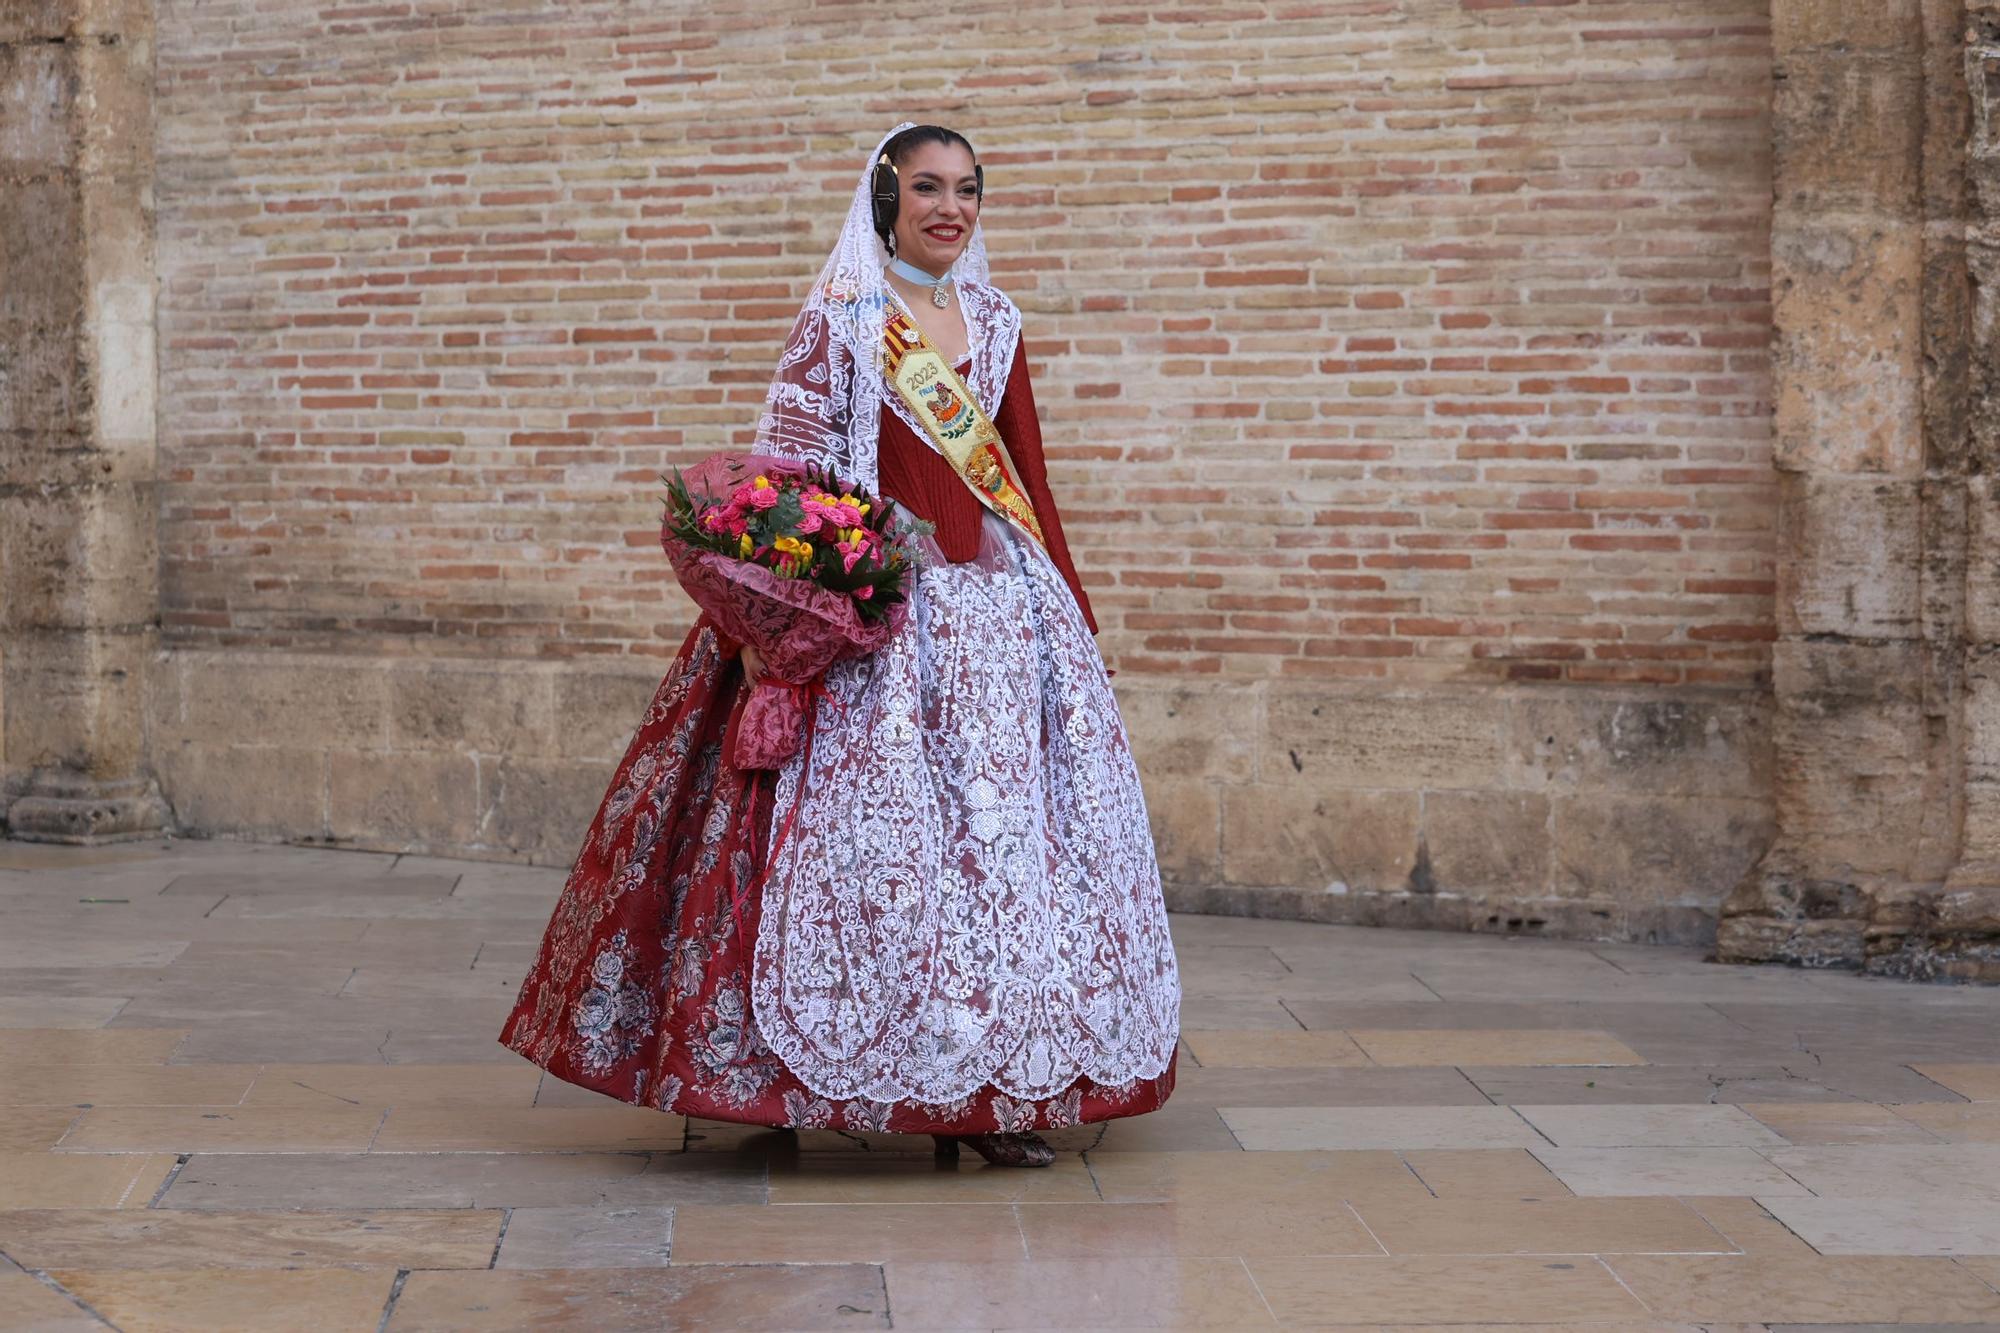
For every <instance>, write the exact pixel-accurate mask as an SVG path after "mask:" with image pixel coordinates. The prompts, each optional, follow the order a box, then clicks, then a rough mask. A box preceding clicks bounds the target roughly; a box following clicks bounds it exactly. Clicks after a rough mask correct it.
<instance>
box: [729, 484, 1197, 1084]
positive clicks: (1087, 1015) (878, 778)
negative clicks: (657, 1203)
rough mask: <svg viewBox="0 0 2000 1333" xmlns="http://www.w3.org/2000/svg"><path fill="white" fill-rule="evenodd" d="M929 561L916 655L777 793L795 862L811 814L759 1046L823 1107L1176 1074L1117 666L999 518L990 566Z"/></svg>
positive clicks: (854, 680) (912, 640) (896, 654)
mask: <svg viewBox="0 0 2000 1333" xmlns="http://www.w3.org/2000/svg"><path fill="white" fill-rule="evenodd" d="M924 546H925V548H926V551H925V554H926V555H927V556H928V557H929V563H928V565H927V567H926V568H925V569H924V571H923V573H922V574H921V576H920V579H919V582H918V587H917V591H916V594H915V596H914V597H913V598H912V602H911V607H910V617H909V620H908V621H907V623H906V624H905V626H904V628H903V630H902V632H901V633H899V634H898V635H897V636H896V637H895V638H894V639H893V640H892V641H891V642H890V643H889V644H888V645H887V646H886V647H884V648H883V649H882V650H880V651H879V652H877V653H875V654H873V655H872V656H870V657H867V658H863V659H858V660H856V661H853V662H849V663H844V664H842V665H841V666H838V667H836V668H835V669H834V670H833V671H831V672H829V673H828V677H827V688H828V690H829V692H830V694H831V696H832V699H831V700H822V701H821V702H820V704H819V706H818V714H817V720H816V723H815V727H816V731H817V735H816V738H815V739H814V741H813V749H812V757H811V773H810V774H809V775H806V774H805V757H804V755H803V754H800V755H795V756H794V757H793V758H792V759H791V760H790V761H789V762H788V763H787V764H786V766H785V767H784V769H783V770H782V771H781V773H780V775H779V781H778V787H777V797H776V803H775V808H774V810H773V813H772V825H771V827H772V830H773V836H774V837H775V836H776V832H777V830H778V829H780V828H781V827H783V825H784V821H785V820H786V818H787V815H788V814H789V813H790V812H791V811H792V809H793V806H794V805H795V804H796V805H797V812H796V819H795V821H794V823H793V826H792V829H791V832H790V835H789V837H788V838H787V839H786V841H785V843H784V845H783V846H782V847H781V848H780V849H779V851H778V855H777V858H776V860H775V862H774V864H773V866H772V869H771V873H770V875H769V877H768V879H767V882H766V885H765V888H764V893H763V902H762V911H761V914H760V924H759V927H758V932H757V935H758V938H757V948H756V963H755V967H754V969H753V977H752V998H753V1006H754V1011H755V1016H756V1021H757V1025H758V1028H759V1030H760V1032H761V1033H762V1035H763V1037H764V1039H765V1040H766V1041H767V1042H768V1043H769V1045H770V1046H771V1048H772V1050H773V1051H775V1052H776V1053H777V1055H778V1057H779V1059H781V1060H782V1061H783V1062H784V1063H785V1064H786V1066H787V1067H789V1068H790V1069H791V1071H792V1073H793V1074H794V1075H796V1076H797V1078H798V1079H799V1081H800V1082H801V1083H803V1084H805V1085H806V1086H807V1087H808V1088H810V1089H812V1091H813V1092H815V1093H817V1094H819V1095H821V1096H824V1097H840V1098H849V1097H866V1098H871V1099H874V1100H876V1101H884V1102H889V1101H902V1100H905V1099H914V1100H918V1101H924V1102H932V1103H944V1102H949V1101H951V1100H953V1099H955V1098H958V1097H962V1096H965V1095H967V1094H968V1093H971V1092H974V1091H976V1090H978V1089H979V1088H980V1087H982V1086H983V1085H985V1084H987V1083H992V1084H994V1085H995V1086H997V1087H999V1088H1000V1089H1001V1090H1003V1091H1004V1092H1006V1093H1007V1094H1009V1095H1010V1096H1013V1097H1018V1098H1024V1099H1030V1100H1037V1099H1041V1098H1046V1097H1049V1096H1051V1095H1053V1094H1055V1093H1058V1092H1061V1091H1062V1090H1063V1089H1065V1088H1066V1087H1068V1086H1069V1085H1070V1084H1071V1083H1073V1082H1075V1080H1076V1079H1077V1078H1078V1077H1079V1076H1087V1077H1089V1078H1091V1079H1094V1080H1096V1081H1098V1082H1100V1083H1104V1084H1119V1083H1124V1082H1126V1081H1128V1080H1131V1079H1135V1078H1150V1077H1152V1076H1154V1075H1157V1074H1159V1073H1160V1072H1161V1071H1163V1070H1164V1069H1165V1068H1166V1067H1167V1062H1168V1060H1169V1059H1170V1058H1171V1057H1172V1055H1173V1050H1174V1044H1175V1042H1176V1040H1177V1038H1178V1035H1179V1010H1180V980H1179V975H1178V972H1177V970H1176V967H1175V963H1174V955H1173V947H1172V944H1171V942H1170V941H1169V939H1168V934H1167V919H1166V907H1165V903H1164V900H1163V898H1162V896H1161V891H1160V874H1159V865H1158V862H1157V860H1156V859H1155V855H1154V849H1153V840H1152V835H1151V832H1150V830H1149V828H1148V826H1147V822H1146V805H1145V798H1144V795H1143V794H1142V792H1141V790H1140V786H1139V774H1138V769H1137V767H1136V766H1135V764H1134V763H1133V759H1132V752H1131V749H1130V746H1129V744H1128V742H1127V737H1126V733H1125V728H1124V724H1123V722H1122V720H1121V718H1120V717H1119V713H1118V705H1117V701H1116V699H1115V698H1114V697H1113V695H1112V692H1111V687H1110V682H1109V680H1108V678H1107V677H1106V675H1105V671H1104V661H1103V659H1102V657H1100V656H1099V654H1098V651H1097V644H1096V642H1095V640H1094V639H1092V637H1091V634H1090V630H1089V627H1088V626H1087V625H1086V624H1085V622H1084V620H1083V614H1082V612H1081V611H1080V610H1079V609H1078V607H1077V605H1076V600H1075V598H1074V597H1072V596H1071V595H1070V591H1069V588H1068V586H1067V585H1066V584H1065V583H1064V582H1063V579H1062V575H1061V574H1060V573H1059V572H1058V571H1057V569H1056V567H1055V565H1054V563H1053V562H1052V561H1050V559H1049V558H1048V556H1047V555H1046V554H1045V553H1044V552H1043V551H1041V550H1040V548H1038V547H1036V546H1035V545H1034V544H1033V542H1032V541H1030V540H1029V539H1027V538H1025V537H1023V536H1021V535H1019V534H1018V533H1016V532H1015V531H1014V530H1013V529H1012V528H1011V527H1010V526H1008V525H1007V523H1006V522H1005V521H1003V520H1001V519H1000V518H998V517H997V516H995V515H993V514H992V513H990V512H988V513H983V520H982V524H981V544H980V551H979V555H978V557H977V558H976V559H974V560H970V561H966V562H963V563H959V564H951V563H948V562H945V561H944V560H943V559H942V557H941V556H940V555H939V554H938V553H937V549H936V546H935V543H933V542H931V541H930V540H929V539H924ZM835 701H837V702H835ZM843 710H844V711H843ZM802 775H804V785H803V788H802V787H801V777H802Z"/></svg>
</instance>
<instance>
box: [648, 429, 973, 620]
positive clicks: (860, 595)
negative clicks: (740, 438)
mask: <svg viewBox="0 0 2000 1333" xmlns="http://www.w3.org/2000/svg"><path fill="white" fill-rule="evenodd" d="M660 480H661V481H662V482H664V483H665V484H666V487H667V495H666V500H665V504H666V515H665V518H664V522H665V525H666V527H667V530H668V532H669V533H671V534H672V535H673V536H674V537H675V538H676V539H678V540H679V541H682V542H684V543H686V544H687V545H689V546H691V547H694V548H695V549H697V550H703V551H713V552H716V553H717V554H719V555H726V556H729V557H732V558H734V559H738V560H744V561H748V562H750V563H752V564H755V565H758V566H760V567H761V568H764V569H768V570H770V571H771V573H773V574H774V575H776V576H777V577H779V578H784V579H806V580H809V581H810V582H812V583H815V584H817V585H819V586H820V587H822V588H826V589H828V590H829V591H832V592H838V593H845V594H846V595H848V596H849V597H851V598H853V599H854V607H855V610H856V612H857V613H858V614H860V615H861V617H862V618H863V619H864V620H879V619H881V618H882V617H884V616H886V615H888V613H889V608H890V607H891V606H894V605H895V604H896V603H898V602H901V601H902V600H904V598H905V597H906V596H907V595H908V590H907V583H908V580H909V577H910V571H911V570H912V568H913V567H914V563H915V562H914V545H913V541H912V539H913V538H914V537H916V536H918V535H920V534H923V533H927V532H930V531H932V530H933V525H932V524H930V523H928V522H926V521H924V520H923V519H920V518H917V517H915V516H914V515H908V514H904V513H902V512H901V511H900V510H899V509H898V507H897V505H896V502H895V501H894V500H890V499H886V498H882V499H878V498H876V497H875V496H872V495H870V494H869V493H868V492H866V491H864V490H859V489H843V488H842V486H841V483H840V480H839V478H837V477H836V476H834V474H833V473H832V471H831V470H829V469H826V468H823V467H818V466H814V467H811V468H808V469H807V470H806V471H805V472H804V474H803V475H799V474H795V473H780V474H778V475H775V476H773V475H768V474H760V475H758V476H755V477H752V478H750V479H749V480H747V481H744V482H743V483H741V484H740V485H738V486H737V487H736V489H735V491H734V492H733V493H732V494H731V495H730V496H729V498H728V499H727V500H719V499H717V498H716V497H714V496H711V495H697V494H695V493H694V492H693V491H692V490H691V489H690V488H689V486H688V483H687V479H686V478H685V477H684V476H682V474H681V471H680V469H678V468H676V469H674V473H673V475H672V476H671V477H668V476H665V475H662V476H661V478H660Z"/></svg>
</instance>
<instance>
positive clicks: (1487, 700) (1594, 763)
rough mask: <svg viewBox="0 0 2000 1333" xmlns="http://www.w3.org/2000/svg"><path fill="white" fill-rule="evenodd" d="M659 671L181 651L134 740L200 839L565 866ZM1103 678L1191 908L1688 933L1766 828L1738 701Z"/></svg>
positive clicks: (1696, 930) (1372, 920)
mask: <svg viewBox="0 0 2000 1333" xmlns="http://www.w3.org/2000/svg"><path fill="white" fill-rule="evenodd" d="M658 684H659V676H658V673H657V671H655V670H653V669H652V668H651V667H650V666H649V665H647V664H645V663H639V662H627V663H622V664H613V663H590V662H529V661H494V662H478V661H473V660H466V659H459V660H439V659H413V658H406V659H402V660H399V661H393V662H391V661H384V660H383V659H379V658H367V657H358V656H354V655H343V654H313V653H244V652H236V651H232V650H228V649H204V648H185V649H179V650H176V651H173V652H170V653H164V654H161V655H160V657H159V658H158V659H157V661H156V663H155V667H154V670H153V672H152V673H151V675H150V677H149V682H148V692H149V699H148V708H147V714H148V717H149V718H150V726H151V734H150V736H149V738H148V741H149V748H150V750H151V752H152V754H153V755H154V756H155V758H156V762H157V764H158V768H159V772H160V776H161V781H162V783H163V785H164V787H165V788H166V790H167V791H168V792H169V793H170V794H171V795H172V797H173V800H174V806H175V813H176V814H177V815H178V816H179V817H180V819H181V820H182V821H183V822H184V823H185V824H186V825H187V826H188V827H190V828H193V829H197V830H203V831H212V832H222V833H227V834H228V835H229V836H235V837H247V838H258V839H270V840H283V841H303V842H316V843H326V844H331V845H339V846H351V847H360V848H367V849H372V850H380V851H419V852H431V853H443V854H455V855H473V856H484V857H493V858H504V859H517V860H526V861H529V862H532V863H535V864H543V865H567V864H568V863H569V861H570V859H571V858H572V857H573V856H574V855H575V853H576V850H577V847H578V845H579V844H580V841H581V839H582V836H583V831H584V830H585V829H586V828H587V827H588V825H589V823H590V819H591V816H592V815H593V814H594V813H595V812H596V809H597V804H598V802H599V801H600V800H601V798H602V797H603V795H604V788H605V784H606V782H607V781H608V779H609V775H610V773H611V772H612V770H613V769H614V767H615V766H616V762H617V760H618V759H619V757H620V756H621V755H623V753H624V751H625V746H626V744H627V743H628V742H629V740H630V737H631V732H632V728H633V726H634V725H635V724H636V722H637V720H638V718H639V716H640V714H641V713H643V712H644V710H645V707H646V703H647V701H648V700H649V699H650V698H651V697H652V694H653V692H654V690H655V689H656V688H657V686H658ZM1115 684H1116V687H1117V692H1118V696H1119V703H1120V708H1121V710H1122V711H1123V713H1124V716H1125V719H1126V722H1127V724H1128V726H1129V727H1130V728H1131V732H1132V735H1133V737H1134V743H1135V746H1136V748H1137V750H1138V752H1139V758H1140V766H1141V777H1142V778H1143V780H1144V783H1145V790H1146V802H1147V808H1148V812H1149V814H1150V815H1151V818H1152V825H1153V832H1154V837H1155V841H1156V844H1157V846H1158V849H1159V853H1160V864H1161V871H1162V875H1163V878H1164V879H1165V881H1166V883H1167V886H1168V892H1169V897H1170V901H1171V902H1172V904H1173V905H1174V906H1175V907H1177V908H1180V909H1184V910H1190V911H1208V912H1220V913H1225V914H1249V915H1269V916H1286V917H1296V918H1300V919H1305V920H1315V921H1338V922H1348V923H1357V924H1374V925H1399V926H1413V927H1438V928H1446V929H1459V930H1485V931H1497V932H1503V933H1520V934H1549V935H1566V936H1572V937H1582V938H1617V939H1640V940H1656V941H1674V942H1680V943H1701V942H1706V941H1708V940H1709V939H1712V938H1713V935H1714V928H1715V909H1716V904H1717V901H1718V899H1719V895H1720V893H1721V892H1722V891H1723V889H1725V888H1726V887H1727V886H1729V885H1731V884H1734V883H1735V882H1736V880H1737V879H1738V878H1740V877H1741V876H1742V874H1743V873H1744V872H1745V871H1746V870H1747V869H1748V868H1749V867H1750V866H1751V865H1752V864H1753V863H1754V862H1755V861H1756V859H1757V857H1758V855H1759V854H1760V853H1761V852H1762V850H1763V848H1764V847H1765V845H1766V844H1767V843H1768V842H1769V839H1770V833H1771V830H1770V799H1769V788H1770V774H1769V772H1768V757H1769V754H1770V744H1769V737H1768V734H1767V732H1768V721H1767V718H1766V715H1765V714H1766V710H1765V708H1764V706H1763V704H1762V702H1761V701H1760V700H1758V699H1756V698H1755V697H1747V698H1746V697H1731V696H1728V695H1724V694H1721V693H1713V694H1711V695H1710V696H1709V697H1707V698H1704V699H1696V700H1662V699H1660V698H1658V697H1657V696H1656V694H1654V693H1653V692H1650V691H1637V690H1631V689H1617V688H1609V687H1599V688H1581V687H1579V688H1575V689H1571V690H1567V691H1564V692H1562V693H1560V694H1556V693H1552V692H1549V691H1544V690H1536V689H1530V688H1522V687H1507V688H1500V689H1494V688H1489V687H1474V688H1467V687H1451V686H1440V687H1431V688H1427V689H1423V690H1406V691H1393V692H1383V691H1379V690H1371V689H1362V688H1357V687H1351V686H1350V687H1342V688H1327V687H1317V686H1315V687H1301V686H1297V685H1289V684H1282V683H1264V682H1246V683H1242V684H1239V685H1237V686H1235V687H1233V688H1232V689H1231V690H1230V691H1229V693H1228V694H1227V696H1226V697H1223V698H1219V697H1218V692H1217V691H1216V690H1215V689H1214V688H1213V687H1207V686H1204V685H1202V684H1199V683H1180V682H1175V681H1170V680H1159V679H1153V678H1147V677H1134V678H1132V679H1131V680H1129V681H1128V680H1127V678H1126V677H1125V675H1124V674H1123V673H1120V675H1119V677H1118V679H1117V681H1116V682H1115Z"/></svg>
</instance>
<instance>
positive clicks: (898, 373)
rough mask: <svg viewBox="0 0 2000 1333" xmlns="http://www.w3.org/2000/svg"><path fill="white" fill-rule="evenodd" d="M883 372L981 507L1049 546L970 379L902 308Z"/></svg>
mask: <svg viewBox="0 0 2000 1333" xmlns="http://www.w3.org/2000/svg"><path fill="white" fill-rule="evenodd" d="M882 357H883V360H882V369H883V372H884V373H885V374H886V375H887V376H888V378H889V384H890V386H891V387H893V388H894V389H895V390H896V395H897V397H899V398H901V399H902V400H903V403H904V405H905V406H907V407H908V408H909V409H910V415H911V416H913V417H915V418H916V419H917V421H918V422H919V423H920V424H922V426H923V428H924V433H925V434H926V435H928V436H929V437H930V441H931V444H932V446H933V447H934V448H936V449H937V451H938V452H939V453H941V454H943V455H944V457H945V461H946V462H948V463H950V464H951V465H952V468H953V470H955V471H956V472H957V473H958V475H959V479H960V480H961V481H963V482H964V483H965V484H966V486H968V487H969V488H970V489H971V491H972V493H973V494H974V495H976V496H978V497H979V500H980V503H981V504H984V505H985V506H986V507H987V508H988V509H991V510H992V511H993V512H994V513H996V514H998V515H1000V517H1002V518H1004V519H1006V520H1008V521H1009V522H1011V523H1012V524H1013V525H1014V526H1015V527H1017V528H1019V529H1020V530H1021V531H1023V532H1025V533H1027V534H1028V535H1029V536H1030V537H1033V538H1034V539H1035V543H1036V544H1037V545H1038V546H1042V547H1044V548H1046V547H1047V545H1048V543H1047V542H1046V541H1044V540H1043V538H1042V525H1041V523H1040V522H1038V521H1037V520H1036V518H1035V507H1034V506H1033V505H1032V504H1030V503H1029V502H1028V497H1027V496H1026V495H1025V494H1023V493H1022V491H1021V488H1020V486H1019V484H1018V483H1016V482H1015V480H1014V477H1013V474H1012V473H1010V472H1009V471H1008V470H1007V460H1006V458H1005V457H1004V456H1003V455H1002V454H1001V452H1000V432H999V431H998V430H997V429H995V428H994V425H993V423H992V422H991V421H989V420H987V417H986V413H985V412H983V411H981V410H980V407H979V400H978V399H977V398H974V397H973V396H972V391H971V390H970V389H968V388H966V387H965V381H964V380H962V379H960V378H959V377H958V372H957V371H955V370H953V369H952V368H951V363H950V362H948V361H946V360H945V359H944V353H942V352H940V351H938V349H937V348H936V347H934V346H932V345H931V342H930V339H928V338H926V337H924V331H923V330H922V329H920V328H918V327H917V326H916V325H915V324H914V323H912V322H911V320H910V317H909V316H908V315H906V314H904V313H903V312H902V311H900V310H895V311H891V312H889V315H888V318H887V319H886V320H885V321H884V323H883V326H882Z"/></svg>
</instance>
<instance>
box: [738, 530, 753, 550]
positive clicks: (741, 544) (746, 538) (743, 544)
mask: <svg viewBox="0 0 2000 1333" xmlns="http://www.w3.org/2000/svg"><path fill="white" fill-rule="evenodd" d="M736 550H737V553H738V554H739V555H748V554H750V550H751V542H750V534H749V533H747V532H746V533H744V534H743V535H742V536H741V537H738V538H737V539H736Z"/></svg>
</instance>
